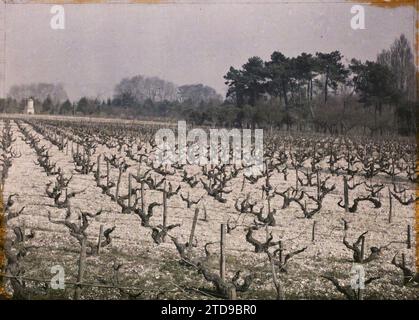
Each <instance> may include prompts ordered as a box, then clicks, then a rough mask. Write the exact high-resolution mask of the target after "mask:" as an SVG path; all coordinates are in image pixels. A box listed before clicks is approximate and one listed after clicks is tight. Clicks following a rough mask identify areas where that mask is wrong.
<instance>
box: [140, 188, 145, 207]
mask: <svg viewBox="0 0 419 320" xmlns="http://www.w3.org/2000/svg"><path fill="white" fill-rule="evenodd" d="M144 210H145V203H144V181H141V211H142V212H143V213H145V211H144Z"/></svg>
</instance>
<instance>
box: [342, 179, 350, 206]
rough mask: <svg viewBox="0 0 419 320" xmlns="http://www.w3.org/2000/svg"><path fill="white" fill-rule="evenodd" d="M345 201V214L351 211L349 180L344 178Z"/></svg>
mask: <svg viewBox="0 0 419 320" xmlns="http://www.w3.org/2000/svg"><path fill="white" fill-rule="evenodd" d="M343 199H344V202H345V212H348V211H349V209H348V207H349V194H348V178H347V177H346V176H343Z"/></svg>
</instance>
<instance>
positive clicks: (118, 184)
mask: <svg viewBox="0 0 419 320" xmlns="http://www.w3.org/2000/svg"><path fill="white" fill-rule="evenodd" d="M121 177H122V167H121V166H120V167H119V172H118V181H117V183H116V190H115V201H118V196H119V186H120V185H121Z"/></svg>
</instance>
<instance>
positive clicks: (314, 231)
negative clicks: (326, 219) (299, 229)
mask: <svg viewBox="0 0 419 320" xmlns="http://www.w3.org/2000/svg"><path fill="white" fill-rule="evenodd" d="M315 238H316V221H313V228H312V229H311V241H312V242H314V240H315Z"/></svg>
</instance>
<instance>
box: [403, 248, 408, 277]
mask: <svg viewBox="0 0 419 320" xmlns="http://www.w3.org/2000/svg"><path fill="white" fill-rule="evenodd" d="M402 267H403V270H405V268H406V256H405V254H404V253H402ZM406 278H407V279H406ZM408 279H409V278H408V276H407V277H406V276H405V275H404V273H403V283H406V280H408Z"/></svg>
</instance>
